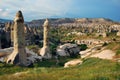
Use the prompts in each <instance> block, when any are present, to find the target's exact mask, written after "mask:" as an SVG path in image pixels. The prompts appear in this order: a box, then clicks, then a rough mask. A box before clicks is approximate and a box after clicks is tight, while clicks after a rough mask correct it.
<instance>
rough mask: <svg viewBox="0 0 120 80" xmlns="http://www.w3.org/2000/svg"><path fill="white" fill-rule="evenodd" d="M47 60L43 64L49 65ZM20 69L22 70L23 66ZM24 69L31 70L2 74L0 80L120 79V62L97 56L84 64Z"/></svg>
mask: <svg viewBox="0 0 120 80" xmlns="http://www.w3.org/2000/svg"><path fill="white" fill-rule="evenodd" d="M45 62H46V61H45ZM45 62H44V63H43V64H46V65H47V62H46V63H45ZM43 64H41V65H43ZM2 69H3V68H2ZM5 69H8V71H10V69H11V68H9V67H8V68H5ZM12 69H13V70H14V69H16V68H15V67H12ZM18 69H19V70H21V71H22V68H18ZM0 70H1V69H0ZM19 70H15V71H19ZM23 71H29V72H28V73H22V74H20V75H16V76H15V75H12V73H10V74H9V75H2V76H0V80H9V79H11V80H18V79H19V80H120V63H115V62H112V61H109V60H102V59H97V58H89V59H86V60H84V62H83V64H82V65H78V66H76V67H70V68H62V67H38V66H37V67H34V68H29V69H26V70H23ZM4 74H5V73H4Z"/></svg>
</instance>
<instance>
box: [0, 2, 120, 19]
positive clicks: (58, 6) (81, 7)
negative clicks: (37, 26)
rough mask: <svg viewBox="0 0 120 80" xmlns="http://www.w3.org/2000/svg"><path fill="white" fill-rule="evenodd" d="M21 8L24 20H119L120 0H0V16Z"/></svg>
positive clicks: (14, 12)
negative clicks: (68, 18) (102, 18)
mask: <svg viewBox="0 0 120 80" xmlns="http://www.w3.org/2000/svg"><path fill="white" fill-rule="evenodd" d="M18 10H21V11H22V12H23V15H24V18H25V20H26V21H30V20H33V19H41V18H66V17H70V18H101V17H104V18H110V19H112V20H115V21H120V0H0V18H5V19H13V18H14V16H15V14H16V12H17V11H18Z"/></svg>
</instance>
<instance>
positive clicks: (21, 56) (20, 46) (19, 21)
mask: <svg viewBox="0 0 120 80" xmlns="http://www.w3.org/2000/svg"><path fill="white" fill-rule="evenodd" d="M7 63H11V64H15V65H20V66H27V54H26V52H25V33H24V18H23V15H22V12H21V11H18V12H17V14H16V17H15V19H14V51H13V52H12V54H10V55H9V56H8V59H7Z"/></svg>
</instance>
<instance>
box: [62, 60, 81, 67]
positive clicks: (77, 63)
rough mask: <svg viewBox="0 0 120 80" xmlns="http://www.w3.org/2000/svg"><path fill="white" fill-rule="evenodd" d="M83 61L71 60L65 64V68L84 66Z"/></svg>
mask: <svg viewBox="0 0 120 80" xmlns="http://www.w3.org/2000/svg"><path fill="white" fill-rule="evenodd" d="M82 62H83V61H81V60H80V59H76V60H71V61H68V62H66V63H65V64H64V68H67V67H70V66H76V65H80V64H82Z"/></svg>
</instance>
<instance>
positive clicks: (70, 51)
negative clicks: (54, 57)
mask: <svg viewBox="0 0 120 80" xmlns="http://www.w3.org/2000/svg"><path fill="white" fill-rule="evenodd" d="M79 51H80V48H79V47H78V46H77V45H76V44H71V43H66V44H64V45H60V46H58V48H57V54H58V55H59V56H72V55H77V54H79Z"/></svg>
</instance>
